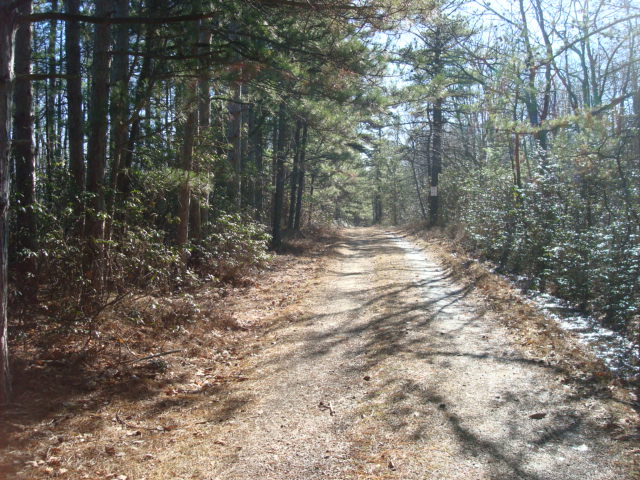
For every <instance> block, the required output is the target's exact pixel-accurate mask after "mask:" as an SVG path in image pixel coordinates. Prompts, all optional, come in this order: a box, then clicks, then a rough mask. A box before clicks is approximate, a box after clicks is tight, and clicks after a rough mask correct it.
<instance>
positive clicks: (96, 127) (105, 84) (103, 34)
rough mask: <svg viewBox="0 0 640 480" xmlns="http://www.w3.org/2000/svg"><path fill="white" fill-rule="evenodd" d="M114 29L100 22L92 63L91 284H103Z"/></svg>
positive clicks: (99, 10) (104, 0)
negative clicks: (105, 180)
mask: <svg viewBox="0 0 640 480" xmlns="http://www.w3.org/2000/svg"><path fill="white" fill-rule="evenodd" d="M110 6H111V2H110V1H109V0H98V1H97V2H96V16H98V17H106V16H107V15H108V14H109V8H110ZM110 43H111V30H110V27H109V25H108V24H96V26H95V27H94V34H93V45H94V52H93V65H92V66H91V97H90V100H89V102H90V103H89V141H88V144H87V192H88V193H89V194H90V195H91V198H90V199H89V201H88V209H87V212H86V218H85V237H86V238H87V240H88V245H87V246H88V249H87V252H86V258H85V271H86V272H87V274H88V277H89V280H90V281H91V286H92V288H93V289H94V290H95V291H98V290H99V289H100V288H101V286H102V276H103V272H102V268H103V265H102V258H101V257H102V247H101V240H102V239H103V238H104V213H105V199H104V193H105V192H104V173H105V172H104V171H105V162H106V156H107V124H108V122H107V114H108V111H109V45H110Z"/></svg>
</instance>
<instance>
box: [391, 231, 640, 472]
mask: <svg viewBox="0 0 640 480" xmlns="http://www.w3.org/2000/svg"><path fill="white" fill-rule="evenodd" d="M396 233H398V234H400V235H408V236H409V237H410V238H411V239H412V241H413V242H414V243H415V244H417V245H418V246H419V247H421V248H423V249H428V251H429V252H431V253H433V254H435V255H436V256H437V257H438V259H439V260H440V261H441V262H442V264H443V265H445V266H446V268H447V269H448V270H449V273H450V274H451V275H452V276H453V277H454V278H455V279H456V280H458V281H459V282H462V283H463V284H465V285H467V286H472V287H473V289H474V291H475V293H476V294H478V295H480V296H481V297H482V298H483V299H484V300H485V301H486V305H487V306H488V308H489V309H490V310H491V312H492V314H493V315H495V317H496V318H498V319H499V320H500V322H501V323H502V324H504V325H505V326H506V327H507V328H508V329H509V331H510V333H511V335H512V337H513V338H514V340H515V341H516V342H517V343H518V344H519V345H520V347H521V349H522V351H523V352H524V353H525V355H527V356H528V357H529V358H531V359H535V360H537V361H540V362H544V363H545V364H548V365H552V366H559V367H561V368H562V369H563V370H564V371H566V372H571V376H570V377H569V376H567V378H566V382H567V383H570V382H571V383H578V384H579V385H580V386H581V387H582V390H583V393H586V394H588V395H594V396H598V397H601V398H608V399H609V400H610V402H609V405H610V408H611V409H612V411H613V412H614V414H615V415H614V417H615V418H617V419H618V420H617V421H616V422H615V423H614V424H612V425H610V428H611V429H612V433H613V434H614V437H616V438H618V439H619V440H623V441H626V440H630V441H633V442H634V443H633V444H630V445H631V446H632V447H633V448H635V449H637V448H638V447H640V443H638V440H640V416H639V413H640V407H639V404H638V388H637V385H635V384H634V382H629V381H625V380H623V379H621V378H618V377H616V376H615V375H614V374H612V373H611V372H610V371H609V370H608V369H607V368H606V366H605V365H604V363H603V362H602V361H601V360H600V359H598V358H597V357H596V356H595V355H594V354H593V353H591V352H590V351H588V349H587V348H586V347H585V346H584V344H582V343H580V342H579V341H578V339H577V338H576V337H575V335H574V334H573V333H571V332H568V331H566V330H564V329H562V328H561V327H560V326H559V325H558V324H557V323H556V322H555V321H554V320H552V319H550V318H548V317H547V316H545V314H544V313H543V312H542V311H540V309H539V308H538V307H537V306H536V305H534V304H533V303H532V302H530V301H529V300H528V299H527V298H526V297H525V296H524V295H522V293H521V292H520V291H519V289H518V288H517V287H516V286H514V285H513V284H512V283H511V282H509V281H508V280H507V279H506V278H504V277H502V276H500V275H498V274H496V273H493V272H492V271H491V270H492V269H491V265H489V264H485V263H483V262H481V261H479V260H478V259H476V258H474V257H473V256H472V255H471V254H470V253H469V252H468V251H466V250H465V249H464V247H463V246H462V245H460V244H458V243H457V242H455V241H452V240H451V239H450V238H448V237H447V236H445V235H444V233H442V232H441V231H438V230H425V229H424V227H421V226H411V227H407V228H404V229H403V230H401V231H399V232H396ZM637 451H638V452H640V450H637ZM638 469H639V473H640V461H639V462H638Z"/></svg>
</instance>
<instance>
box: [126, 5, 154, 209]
mask: <svg viewBox="0 0 640 480" xmlns="http://www.w3.org/2000/svg"><path fill="white" fill-rule="evenodd" d="M154 5H155V4H154ZM152 13H153V11H151V10H150V11H149V14H152ZM153 33H154V29H153V28H152V27H151V26H150V25H149V26H147V30H146V33H145V40H144V51H145V54H146V55H145V56H144V58H143V59H142V67H141V68H140V75H139V76H138V81H137V82H136V86H135V92H134V94H133V98H134V100H133V112H132V116H131V120H130V123H131V127H130V129H129V139H128V141H127V149H126V151H125V153H124V159H123V160H124V163H123V164H122V168H120V171H119V172H118V180H117V191H118V195H119V197H120V198H119V199H118V200H117V201H118V203H119V204H120V205H124V203H125V200H126V199H127V198H128V197H129V195H130V193H131V168H132V167H133V156H134V153H135V152H136V148H137V147H138V143H139V140H140V131H141V124H142V116H141V112H142V109H143V108H145V107H146V106H148V104H149V97H150V94H151V89H152V88H153V85H154V83H155V81H154V79H155V76H154V75H153V73H154V72H153V69H154V63H153V59H152V57H151V55H150V53H151V49H152V45H153ZM148 110H149V109H148V108H146V115H147V117H148V116H149V111H148ZM122 218H124V215H123V217H122Z"/></svg>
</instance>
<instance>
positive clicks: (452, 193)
mask: <svg viewBox="0 0 640 480" xmlns="http://www.w3.org/2000/svg"><path fill="white" fill-rule="evenodd" d="M443 5H445V4H443ZM446 5H451V4H446ZM441 8H442V7H441ZM464 8H466V9H472V10H473V9H475V10H473V11H474V13H475V15H476V18H480V22H481V23H482V25H481V27H479V28H477V30H478V32H479V33H478V34H475V35H472V34H471V31H472V29H470V28H469V27H466V26H465V23H468V22H469V21H470V20H469V19H470V18H471V17H469V16H468V15H467V16H465V15H464V14H463V13H462V14H461V16H460V17H458V19H456V18H455V17H453V16H450V15H449V16H446V17H445V18H444V19H443V22H444V23H443V22H439V21H438V18H439V17H437V16H436V17H434V18H429V19H428V21H426V22H424V23H423V25H426V26H423V27H422V29H421V27H420V26H415V27H414V28H416V29H417V33H416V37H417V38H418V39H419V40H418V41H417V42H416V44H415V45H413V46H412V47H410V48H405V49H404V50H403V52H402V57H401V58H402V61H403V62H404V64H405V65H408V66H409V68H410V75H409V76H410V77H411V80H412V85H411V86H409V87H408V88H406V89H405V90H404V91H403V92H402V93H401V96H400V97H399V100H398V101H404V102H405V105H406V106H407V107H406V108H407V110H408V112H409V113H410V115H407V116H405V117H404V119H403V120H404V123H405V124H408V125H409V126H408V128H407V134H406V135H407V137H406V138H407V141H406V142H405V143H406V154H405V163H404V165H405V171H406V175H411V176H412V177H413V178H415V181H414V189H413V191H414V192H416V193H415V194H416V195H418V196H420V195H424V193H422V192H425V193H426V191H427V190H428V188H430V187H432V186H434V180H435V181H436V182H437V181H438V180H439V191H438V194H439V197H440V199H441V207H442V210H441V217H440V223H441V225H443V226H445V227H447V228H449V229H450V230H451V231H452V232H456V234H457V235H458V236H460V235H463V236H464V237H463V238H464V239H465V241H466V243H467V244H468V245H469V246H470V247H472V248H474V249H476V251H477V252H478V253H480V254H481V255H483V256H485V257H488V258H490V259H491V260H493V261H495V262H497V263H498V265H499V266H500V268H501V269H503V270H505V271H510V272H518V273H520V274H525V275H526V276H527V277H528V278H529V279H530V280H529V282H530V283H529V285H528V287H536V288H541V289H546V290H549V291H551V292H553V293H554V294H556V295H560V296H562V297H564V298H567V299H569V300H572V301H574V302H576V303H577V304H579V305H580V306H582V307H583V308H584V309H586V310H589V311H591V312H592V313H593V314H595V315H597V316H599V317H601V318H602V320H603V321H604V322H606V323H608V324H609V325H613V326H617V327H619V328H624V329H627V330H628V331H632V330H633V329H634V328H637V326H634V325H635V324H634V321H635V322H636V323H637V315H638V314H639V313H640V297H639V296H638V294H637V292H638V291H640V290H638V287H639V286H640V285H639V284H638V276H637V273H638V272H639V271H640V256H639V255H638V253H639V252H640V221H639V217H638V209H639V208H640V195H639V193H640V188H639V187H638V185H639V183H638V178H640V177H639V173H640V172H639V170H638V167H639V165H640V164H638V162H637V158H638V150H637V145H638V143H637V138H638V123H637V118H638V117H637V111H638V105H639V104H638V102H637V101H636V100H634V99H637V98H638V97H637V91H638V87H637V85H638V81H637V78H638V68H639V65H638V62H637V58H636V57H637V54H636V53H637V45H636V43H637V41H636V40H637V35H638V18H639V17H638V12H637V11H636V10H634V9H633V8H630V5H629V4H628V2H620V3H615V2H614V3H611V2H605V1H593V2H568V3H564V4H563V5H562V6H559V5H555V4H554V5H552V4H546V3H544V2H541V1H539V0H518V2H515V3H514V4H511V5H500V6H497V5H494V4H492V3H489V2H487V3H486V4H485V5H484V6H483V8H484V9H483V10H477V8H476V7H473V6H466V7H463V9H462V10H459V12H464ZM478 16H479V17H478ZM456 21H459V22H461V23H460V24H459V26H458V27H455V28H450V29H449V30H446V29H444V28H445V27H444V25H453V24H455V22H456ZM424 32H426V33H424ZM438 39H440V40H442V41H444V42H445V44H446V45H447V48H445V49H444V52H445V53H444V55H443V56H442V57H440V58H438V57H437V55H439V52H443V49H441V48H438V45H439V43H438V41H437V40H438ZM434 92H439V93H438V94H437V95H435V94H434ZM434 99H439V100H440V101H441V102H442V103H441V106H438V105H436V103H435V100H434ZM437 111H439V112H441V115H442V120H440V119H439V118H438V115H437V114H436V112H437ZM440 130H441V133H440ZM440 134H441V135H442V138H441V142H442V148H441V149H440V148H437V147H436V146H437V143H438V140H437V138H438V136H439V135H440ZM429 146H431V147H430V148H429ZM434 149H436V150H441V152H442V171H441V172H440V165H439V159H438V158H437V152H436V150H434ZM434 154H435V155H436V157H435V158H434ZM405 201H408V200H405ZM414 202H415V205H416V209H415V212H416V215H418V216H419V215H420V205H421V202H422V198H421V197H419V198H417V199H415V200H414ZM423 209H424V204H423ZM429 210H430V213H429V220H430V223H431V224H433V223H434V218H433V214H432V213H431V212H433V211H434V210H436V207H435V205H434V202H433V199H431V204H430V209H429ZM634 319H636V320H634Z"/></svg>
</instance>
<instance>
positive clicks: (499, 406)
mask: <svg viewBox="0 0 640 480" xmlns="http://www.w3.org/2000/svg"><path fill="white" fill-rule="evenodd" d="M305 307H306V309H307V311H308V313H307V315H306V316H305V317H304V318H303V319H301V320H299V321H295V322H292V323H290V324H289V325H286V326H281V327H278V328H276V329H274V330H273V331H272V332H271V333H270V334H269V342H270V343H269V347H268V348H267V349H265V350H264V351H262V353H260V354H259V355H258V356H256V357H255V358H254V361H253V362H252V365H251V366H250V367H249V370H248V373H247V375H248V376H249V377H250V378H251V380H250V381H247V382H244V383H243V384H242V385H241V387H239V388H238V389H237V390H235V391H233V392H231V393H230V397H231V399H230V401H229V402H228V403H230V404H234V402H236V403H237V404H239V405H242V406H243V408H242V409H239V410H238V411H237V412H236V413H235V414H233V415H230V417H229V419H227V420H226V421H225V422H223V423H222V424H221V425H219V427H218V428H220V431H219V432H218V433H217V435H218V438H219V440H220V442H219V443H221V444H224V445H225V446H224V447H220V448H219V451H217V452H215V455H214V456H213V457H212V458H210V459H208V463H209V467H210V469H209V471H210V472H211V473H210V475H211V477H212V478H216V479H220V480H223V479H224V480H230V479H291V480H293V479H300V480H303V479H304V480H311V479H316V478H318V479H320V478H322V479H356V478H370V479H378V478H398V479H478V480H480V479H531V480H538V479H540V480H541V479H554V480H559V479H576V480H577V479H580V480H587V479H622V478H628V477H627V476H626V475H625V474H624V473H622V472H620V471H618V460H619V459H618V458H617V457H616V454H615V452H614V451H613V449H612V448H611V447H612V445H611V444H609V443H608V441H607V440H606V438H607V437H606V435H605V434H603V432H602V431H601V430H600V427H599V425H601V424H602V423H603V422H604V421H605V417H606V414H605V410H604V409H603V408H602V406H601V405H599V404H598V402H597V401H596V400H594V399H589V398H581V397H580V396H577V395H575V392H573V389H572V387H571V386H570V385H567V384H565V383H566V382H565V383H563V382H562V378H563V376H562V375H561V374H562V372H558V371H554V370H553V369H552V368H550V367H547V366H545V365H544V364H542V363H541V362H536V361H534V360H527V359H525V358H523V356H522V355H520V354H519V352H518V350H517V349H516V348H515V347H514V346H513V345H512V344H511V343H510V341H509V337H508V334H507V332H505V331H504V330H503V329H502V328H501V327H500V326H499V325H497V324H496V322H494V321H492V320H491V317H490V315H485V314H484V313H483V309H482V304H481V302H479V301H478V299H476V298H474V296H473V294H471V292H469V291H468V290H465V289H463V288H460V287H459V286H457V285H456V284H455V283H454V282H452V281H451V280H450V279H449V278H447V275H446V273H445V272H444V271H443V270H442V269H441V267H439V265H438V264H437V263H436V262H434V261H433V260H431V259H429V258H428V257H425V254H424V253H423V252H420V251H419V250H417V249H415V247H414V246H413V245H412V244H411V243H410V242H409V241H408V240H406V239H402V238H399V237H397V236H394V235H393V234H390V233H385V232H382V231H379V230H369V229H367V230H351V231H348V232H347V236H346V240H345V241H344V243H343V244H342V245H341V246H340V247H339V249H338V254H337V256H336V258H335V260H333V261H332V262H331V264H330V268H329V270H328V271H327V272H326V275H325V278H323V279H322V281H321V284H320V285H319V288H318V289H317V290H316V293H314V294H313V296H311V297H310V298H308V299H307V300H306V303H305ZM240 410H242V411H240Z"/></svg>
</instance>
